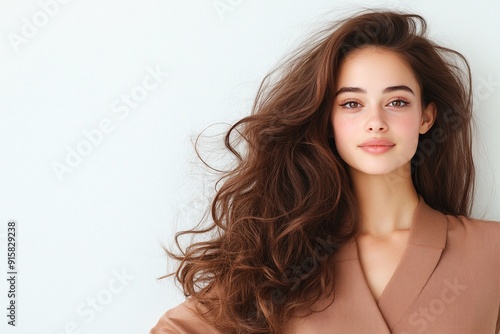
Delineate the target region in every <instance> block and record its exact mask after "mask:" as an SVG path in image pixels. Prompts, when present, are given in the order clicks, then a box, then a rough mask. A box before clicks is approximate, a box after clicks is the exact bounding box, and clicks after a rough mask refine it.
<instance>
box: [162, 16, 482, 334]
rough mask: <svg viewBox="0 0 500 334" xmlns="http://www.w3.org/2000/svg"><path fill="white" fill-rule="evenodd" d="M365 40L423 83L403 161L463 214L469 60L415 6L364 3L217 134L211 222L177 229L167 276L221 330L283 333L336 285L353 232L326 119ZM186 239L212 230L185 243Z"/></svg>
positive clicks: (350, 201)
mask: <svg viewBox="0 0 500 334" xmlns="http://www.w3.org/2000/svg"><path fill="white" fill-rule="evenodd" d="M365 46H377V47H381V48H385V49H387V50H390V51H393V52H397V53H398V54H400V55H401V56H402V57H403V59H405V60H406V61H407V62H408V64H409V65H410V66H411V68H412V69H413V71H414V74H415V75H416V78H417V80H418V82H419V84H420V87H421V92H422V96H421V98H422V102H423V103H422V106H423V107H425V106H426V105H427V104H428V103H430V102H433V103H435V104H436V108H437V119H436V121H435V123H434V124H433V126H432V128H431V129H430V130H429V131H428V132H426V133H425V134H423V135H420V137H419V145H418V148H417V152H416V153H415V155H414V157H413V158H412V161H411V166H412V168H411V171H412V172H411V177H412V181H413V184H414V186H415V188H416V190H417V192H418V194H420V195H421V196H422V197H423V199H424V200H425V201H426V203H427V204H428V205H429V206H431V207H433V208H434V209H436V210H439V211H441V212H443V213H446V214H451V215H464V216H468V215H469V214H470V210H471V205H472V197H473V190H474V176H475V174H474V163H473V159H472V151H471V150H472V147H471V146H472V143H471V140H472V135H471V130H472V87H471V75H470V68H469V65H468V63H467V60H466V59H465V58H464V56H463V55H462V54H460V53H459V52H457V51H455V50H452V49H449V48H447V47H444V46H440V45H438V44H437V43H436V42H434V41H432V40H431V39H430V38H429V37H428V36H427V24H426V21H425V19H424V18H423V17H422V16H420V15H418V14H414V13H406V12H402V11H392V10H382V9H369V10H367V9H364V10H362V11H359V12H357V13H355V15H351V16H350V17H348V18H343V19H341V20H338V21H336V22H334V23H332V24H329V25H328V26H327V27H326V28H324V29H322V30H321V31H319V32H317V33H315V34H314V35H313V36H311V38H310V39H308V40H307V41H306V42H305V43H304V44H302V45H301V46H300V47H299V48H298V49H296V50H295V51H294V52H292V53H291V54H290V55H289V56H288V57H286V58H285V59H284V60H283V61H282V62H280V63H279V65H278V66H277V67H276V68H275V69H274V70H272V71H271V72H270V73H269V74H268V75H266V76H265V78H264V79H263V81H262V83H261V85H260V87H259V89H258V91H257V94H256V98H255V102H254V104H253V107H252V110H251V113H250V114H249V115H248V116H246V117H244V118H242V119H240V120H239V121H237V122H235V123H233V124H232V125H231V126H230V128H229V130H228V131H227V132H226V133H225V136H224V146H225V147H226V148H227V150H229V152H231V154H233V155H234V157H235V160H236V161H237V163H236V164H235V165H234V166H233V168H231V170H229V171H226V172H224V173H223V175H221V176H220V178H219V182H218V184H220V188H219V189H218V190H217V191H216V193H215V194H214V196H213V200H212V202H211V206H210V208H209V209H210V217H209V218H210V219H209V222H208V225H204V226H203V227H202V226H201V225H197V226H196V227H193V228H192V229H190V230H187V231H181V232H178V233H177V234H176V237H175V240H176V245H177V248H178V250H177V251H176V252H174V251H170V250H168V249H167V248H165V251H166V252H167V254H168V255H169V256H170V257H172V258H174V259H176V260H178V261H179V262H178V267H177V269H176V271H175V272H173V273H170V274H168V275H165V276H163V277H168V276H172V275H175V278H176V280H177V281H178V282H179V283H180V285H181V286H182V288H183V291H184V294H185V295H186V296H190V298H193V299H194V300H195V301H196V302H197V303H198V304H199V305H200V306H201V309H202V310H203V311H202V313H203V316H204V317H205V318H206V319H207V321H208V322H210V323H212V324H213V325H214V326H215V327H217V328H219V329H220V330H221V331H222V332H224V333H226V332H227V333H281V332H282V331H283V328H284V324H285V323H286V321H287V320H289V319H290V318H291V317H293V316H300V315H304V314H308V312H312V311H311V306H312V305H313V304H314V303H315V302H317V301H318V300H319V299H320V298H322V297H324V296H327V295H330V294H332V293H334V292H335V286H334V285H333V284H332V282H334V275H335V266H334V262H332V261H330V262H329V261H328V259H330V258H331V257H332V255H334V254H335V252H336V250H337V249H338V248H339V246H341V245H342V244H344V243H345V242H346V241H348V240H349V239H351V238H352V237H354V236H355V235H356V233H358V209H357V202H356V198H355V196H354V192H353V189H352V185H351V180H350V176H349V172H348V166H347V165H346V163H345V162H344V161H343V160H342V159H341V158H340V156H339V154H338V153H337V151H336V148H335V142H334V139H333V129H332V126H331V120H330V117H331V111H332V108H333V101H334V93H335V92H334V89H335V84H336V82H335V80H336V76H337V74H338V72H339V66H340V63H341V61H342V60H343V58H344V57H346V55H347V54H349V53H350V52H352V51H353V50H357V49H360V48H363V47H365ZM235 135H236V136H239V138H241V140H242V142H243V143H244V150H241V149H240V150H238V149H237V148H236V147H235V145H234V142H233V141H232V140H231V137H232V136H235ZM197 153H198V154H199V151H198V149H197ZM189 235H192V236H193V235H205V236H209V238H206V239H205V240H203V241H198V242H192V243H191V244H190V245H188V246H187V247H181V246H180V243H179V238H180V237H182V236H189ZM163 277H162V278H163ZM200 312H201V311H200Z"/></svg>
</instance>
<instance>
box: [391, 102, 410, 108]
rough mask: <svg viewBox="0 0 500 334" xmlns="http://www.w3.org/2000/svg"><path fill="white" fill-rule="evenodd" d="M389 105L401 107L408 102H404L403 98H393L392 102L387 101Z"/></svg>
mask: <svg viewBox="0 0 500 334" xmlns="http://www.w3.org/2000/svg"><path fill="white" fill-rule="evenodd" d="M389 105H390V106H391V107H395V108H402V107H405V106H407V105H408V102H406V101H404V100H394V101H392V102H389Z"/></svg>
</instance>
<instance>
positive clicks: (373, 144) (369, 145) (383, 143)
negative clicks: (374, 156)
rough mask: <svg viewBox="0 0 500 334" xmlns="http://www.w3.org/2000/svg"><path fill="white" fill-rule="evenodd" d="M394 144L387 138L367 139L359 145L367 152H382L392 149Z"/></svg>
mask: <svg viewBox="0 0 500 334" xmlns="http://www.w3.org/2000/svg"><path fill="white" fill-rule="evenodd" d="M395 145H396V144H395V143H393V142H392V141H390V140H388V139H376V138H374V139H369V140H367V141H365V142H364V143H362V144H361V145H359V148H361V149H362V150H363V151H366V152H368V153H384V152H387V151H389V150H390V149H392V148H393V147H394V146H395Z"/></svg>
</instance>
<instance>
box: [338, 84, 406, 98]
mask: <svg viewBox="0 0 500 334" xmlns="http://www.w3.org/2000/svg"><path fill="white" fill-rule="evenodd" d="M396 90H404V91H407V92H410V93H412V94H413V95H415V93H414V92H413V90H412V89H411V88H410V87H408V86H405V85H399V86H390V87H387V88H386V89H384V90H383V91H382V93H390V92H394V91H396ZM347 92H352V93H364V94H366V90H365V89H363V88H359V87H342V88H340V89H339V90H338V91H337V93H335V97H337V95H339V94H342V93H347Z"/></svg>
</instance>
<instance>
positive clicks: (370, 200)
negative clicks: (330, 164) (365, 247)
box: [350, 164, 418, 236]
mask: <svg viewBox="0 0 500 334" xmlns="http://www.w3.org/2000/svg"><path fill="white" fill-rule="evenodd" d="M350 174H351V179H352V181H353V185H354V192H355V195H356V198H357V201H358V206H359V214H360V215H359V219H360V230H361V231H360V232H361V234H370V235H373V236H384V235H389V234H391V233H392V232H395V231H397V230H405V229H409V228H410V227H411V224H412V221H413V213H414V211H415V208H416V207H417V204H418V194H417V192H416V190H415V187H414V186H413V182H412V180H411V167H410V165H409V164H408V165H407V166H404V167H402V168H401V169H399V170H397V171H395V172H393V173H392V174H386V175H369V174H365V173H362V172H360V171H357V170H354V169H351V171H350Z"/></svg>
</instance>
